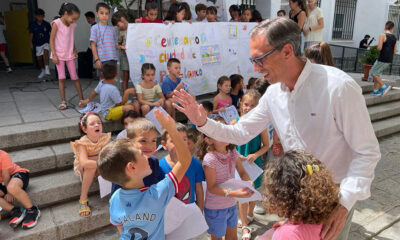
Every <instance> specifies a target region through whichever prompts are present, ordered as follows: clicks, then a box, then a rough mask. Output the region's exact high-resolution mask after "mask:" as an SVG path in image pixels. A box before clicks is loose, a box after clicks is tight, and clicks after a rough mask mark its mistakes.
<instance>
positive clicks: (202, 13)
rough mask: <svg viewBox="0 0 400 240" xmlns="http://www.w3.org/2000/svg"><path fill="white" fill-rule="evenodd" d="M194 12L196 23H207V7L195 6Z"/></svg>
mask: <svg viewBox="0 0 400 240" xmlns="http://www.w3.org/2000/svg"><path fill="white" fill-rule="evenodd" d="M194 10H195V11H196V15H197V18H196V19H195V21H196V22H207V18H206V14H207V13H206V10H207V6H206V5H204V4H202V3H199V4H197V5H196V7H195V8H194Z"/></svg>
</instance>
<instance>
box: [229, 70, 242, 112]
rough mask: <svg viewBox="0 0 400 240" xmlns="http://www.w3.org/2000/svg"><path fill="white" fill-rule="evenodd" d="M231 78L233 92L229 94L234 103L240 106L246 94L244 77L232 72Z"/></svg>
mask: <svg viewBox="0 0 400 240" xmlns="http://www.w3.org/2000/svg"><path fill="white" fill-rule="evenodd" d="M229 79H230V80H231V92H230V94H229V96H230V97H231V98H232V105H233V106H235V107H236V108H239V104H240V100H241V99H242V96H243V94H244V92H243V77H242V76H241V75H239V74H232V75H230V76H229Z"/></svg>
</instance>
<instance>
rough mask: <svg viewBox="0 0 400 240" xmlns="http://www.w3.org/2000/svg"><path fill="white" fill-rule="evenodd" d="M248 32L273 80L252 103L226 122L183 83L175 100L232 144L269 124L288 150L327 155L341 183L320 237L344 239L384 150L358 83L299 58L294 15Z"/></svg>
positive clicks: (258, 61)
mask: <svg viewBox="0 0 400 240" xmlns="http://www.w3.org/2000/svg"><path fill="white" fill-rule="evenodd" d="M250 35H251V38H250V56H251V59H250V60H251V62H252V63H253V66H254V70H255V71H257V72H260V73H262V74H263V75H264V78H266V79H267V80H268V81H269V83H271V84H272V85H271V86H270V87H269V88H268V89H267V91H266V93H265V94H264V95H263V96H262V98H261V99H260V102H259V104H258V105H257V107H256V108H254V109H253V110H252V111H251V112H249V113H248V114H247V115H245V116H244V117H242V118H241V119H240V121H239V122H238V123H237V124H235V125H223V124H220V123H217V122H215V121H213V120H210V119H207V114H206V112H205V110H204V109H203V107H202V106H201V105H199V104H198V103H197V102H196V100H195V98H194V97H193V96H191V95H189V94H188V93H187V92H185V91H183V90H180V91H175V92H174V94H175V95H174V97H173V98H174V100H175V101H177V102H178V103H179V104H181V106H178V105H175V108H177V109H178V110H179V111H181V112H183V113H184V114H186V116H187V117H188V118H189V119H190V121H191V122H192V123H193V124H195V125H197V127H198V130H200V131H201V132H203V133H204V134H206V135H207V136H209V137H211V138H214V139H216V140H217V141H224V142H229V143H233V144H237V145H241V144H244V143H247V142H248V141H250V140H251V139H253V138H254V137H255V136H257V135H258V134H260V133H261V131H263V130H264V129H266V128H267V127H268V125H269V124H273V125H274V129H275V130H276V132H277V134H278V136H279V138H280V140H281V144H282V146H283V150H284V151H285V152H287V151H289V150H295V149H303V150H305V151H307V152H310V153H312V154H313V155H314V156H315V157H316V158H317V159H320V160H321V161H322V162H324V163H325V165H326V166H327V167H328V169H329V170H330V171H331V172H332V174H333V176H334V180H335V182H336V183H337V184H340V207H338V209H337V210H335V212H334V213H333V214H332V215H331V217H330V218H329V220H327V221H326V222H325V223H324V225H323V228H322V231H321V237H322V239H324V240H333V239H347V237H348V233H349V230H350V225H351V218H352V216H353V207H354V204H355V203H356V202H357V200H363V199H366V198H368V197H369V196H370V187H371V182H372V180H373V178H374V169H375V166H376V164H377V162H378V160H379V159H380V156H381V155H380V151H379V145H378V141H377V139H376V137H375V134H374V130H373V128H372V125H371V120H370V118H369V114H368V111H367V108H366V105H365V100H364V97H363V96H362V91H361V88H360V86H359V85H358V84H357V83H356V82H355V81H354V80H353V79H352V78H351V77H350V76H349V75H347V74H346V73H345V72H343V71H342V70H340V69H337V68H333V67H330V66H324V65H318V64H312V63H311V62H310V61H308V60H306V59H304V58H302V57H301V53H300V29H299V27H298V25H296V24H295V23H294V22H293V21H291V20H288V19H286V18H275V19H272V20H265V21H263V22H261V23H260V24H259V25H257V26H256V27H255V28H254V29H253V30H252V31H251V33H250ZM349 103H351V104H349Z"/></svg>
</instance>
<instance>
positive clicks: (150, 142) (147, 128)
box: [111, 118, 165, 195]
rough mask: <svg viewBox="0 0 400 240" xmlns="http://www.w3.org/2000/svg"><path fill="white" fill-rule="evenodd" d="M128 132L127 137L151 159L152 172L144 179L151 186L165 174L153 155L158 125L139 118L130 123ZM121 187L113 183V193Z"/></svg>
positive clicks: (146, 184)
mask: <svg viewBox="0 0 400 240" xmlns="http://www.w3.org/2000/svg"><path fill="white" fill-rule="evenodd" d="M126 132H127V138H128V139H129V140H130V141H131V142H132V144H134V145H135V146H136V147H137V148H139V150H140V151H142V152H143V153H144V155H145V156H146V157H147V159H148V161H149V165H150V168H151V170H152V173H151V174H150V175H149V176H147V177H145V178H144V179H143V181H144V185H145V186H148V187H150V186H151V185H153V184H156V183H158V182H159V181H161V180H162V179H164V177H165V176H164V175H161V174H160V172H161V171H160V170H159V168H160V167H159V163H158V159H157V158H156V157H154V156H153V155H154V154H155V152H156V149H157V134H158V132H157V129H156V126H155V125H154V124H153V123H152V122H151V121H149V120H147V119H146V118H137V119H135V120H134V121H133V122H132V123H130V124H128V128H127V129H126ZM119 188H121V186H120V185H118V184H116V183H113V184H112V187H111V195H112V194H113V193H114V192H115V191H116V190H118V189H119Z"/></svg>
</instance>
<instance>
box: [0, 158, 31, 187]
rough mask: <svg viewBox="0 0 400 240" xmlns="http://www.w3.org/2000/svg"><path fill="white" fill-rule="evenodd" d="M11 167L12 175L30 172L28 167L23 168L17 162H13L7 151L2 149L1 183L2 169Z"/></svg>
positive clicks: (1, 177)
mask: <svg viewBox="0 0 400 240" xmlns="http://www.w3.org/2000/svg"><path fill="white" fill-rule="evenodd" d="M5 169H9V173H10V176H11V175H14V174H16V173H18V172H29V170H28V169H26V168H21V167H20V166H18V165H17V164H15V163H13V161H12V160H11V157H10V155H8V153H7V152H5V151H3V150H0V184H1V183H2V182H3V176H2V174H1V170H5Z"/></svg>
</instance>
